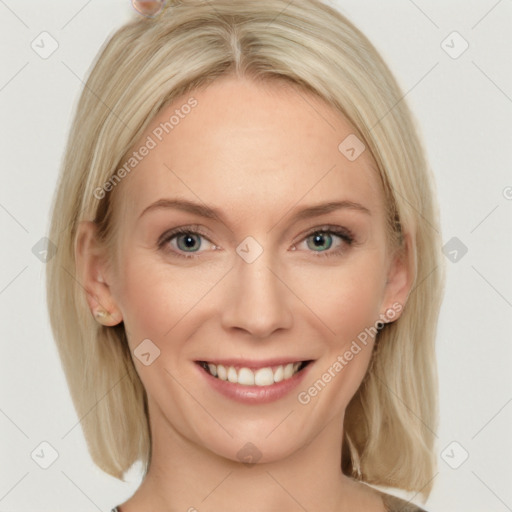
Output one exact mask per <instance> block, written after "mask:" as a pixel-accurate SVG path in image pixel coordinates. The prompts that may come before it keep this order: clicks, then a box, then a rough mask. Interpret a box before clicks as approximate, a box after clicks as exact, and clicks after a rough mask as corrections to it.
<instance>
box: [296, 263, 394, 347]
mask: <svg viewBox="0 0 512 512" xmlns="http://www.w3.org/2000/svg"><path fill="white" fill-rule="evenodd" d="M296 282H297V283H298V285H297V286H298V288H297V289H298V295H299V296H300V297H303V298H304V299H303V300H304V302H306V304H308V306H310V307H311V309H312V310H313V311H314V313H316V314H317V316H318V317H319V318H320V319H321V320H322V321H323V322H324V324H325V325H326V326H327V327H328V328H329V330H330V331H331V334H333V338H334V339H335V340H336V343H337V345H339V344H340V343H346V342H347V341H350V340H352V339H353V338H354V337H357V335H358V334H359V333H360V332H361V331H363V330H364V329H365V328H366V327H369V326H373V325H374V324H375V323H376V322H377V320H379V313H380V308H381V300H382V296H383V290H384V283H385V271H384V265H383V263H382V259H381V258H378V257H371V255H367V256H366V257H363V258H359V259H356V258H354V259H353V260H352V261H351V262H350V263H347V264H343V263H340V265H339V266H332V267H329V268H324V269H321V270H318V269H315V270H312V271H311V273H310V274H309V275H307V274H301V275H298V276H297V279H296Z"/></svg>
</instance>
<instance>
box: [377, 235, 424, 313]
mask: <svg viewBox="0 0 512 512" xmlns="http://www.w3.org/2000/svg"><path fill="white" fill-rule="evenodd" d="M415 269H416V255H415V251H414V247H413V239H412V235H411V234H409V233H407V234H405V235H404V240H403V244H402V246H401V247H399V248H397V249H396V250H395V251H394V253H393V254H392V256H391V259H390V264H389V267H388V274H387V281H386V285H385V290H384V300H383V301H382V307H383V310H382V311H381V315H382V316H381V317H385V318H386V322H393V321H394V320H397V319H398V318H399V317H400V315H401V314H402V311H403V309H404V307H405V304H406V302H407V298H408V297H409V293H410V292H411V288H412V284H413V282H414V275H415Z"/></svg>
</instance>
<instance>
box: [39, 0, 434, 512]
mask: <svg viewBox="0 0 512 512" xmlns="http://www.w3.org/2000/svg"><path fill="white" fill-rule="evenodd" d="M431 181H432V179H431V176H430V173H429V171H428V168H427V165H426V162H425V159H424V156H423V152H422V149H421V145H420V143H419V141H418V138H417V136H416V134H415V129H414V126H413V122H412V120H411V116H410V113H409V111H408V109H407V107H406V105H405V102H404V101H403V99H402V94H401V92H400V90H399V88H398V87H397V85H396V83H395V81H394V79H393V78H392V76H391V74H390V72H389V70H388V69H387V67H386V66H385V64H384V63H383V62H382V60H381V58H380V57H379V56H378V54H377V53H376V51H375V49H374V48H373V47H372V45H371V44H370V43H369V41H368V40H367V39H366V38H365V37H364V35H362V34H361V33H360V32H359V31H358V30H357V29H356V28H355V27H354V26H353V25H352V24H351V23H350V22H349V21H347V20H346V19H345V18H344V17H343V16H341V15H340V14H339V13H338V12H337V11H335V10H334V9H332V8H330V7H329V6H327V5H325V4H323V3H321V2H319V1H317V0H297V1H295V2H292V3H289V4H288V2H285V1H284V0H262V1H258V2H246V1H242V0H214V1H210V2H203V1H202V0H201V1H199V0H186V1H182V2H179V3H177V4H175V5H173V4H170V5H167V6H166V8H165V9H164V10H163V11H162V12H161V13H160V14H159V15H158V16H156V17H155V18H140V19H138V20H137V21H134V22H133V23H130V24H128V25H127V26H125V27H123V28H121V29H120V30H119V31H118V32H117V33H116V34H115V35H114V36H113V37H112V39H111V40H110V41H109V43H108V44H107V45H106V47H105V48H104V49H103V51H102V52H101V55H100V57H99V59H98V61H97V62H96V64H95V66H94V68H93V70H92V72H91V76H90V77H89V80H88V82H87V85H86V87H85V89H84V92H83V94H82V97H81V99H80V102H79V105H78V110H77V114H76V119H75V122H74V125H73V129H72V133H71V135H70V140H69V144H68V151H67V154H66V158H65V161H64V165H63V169H62V175H61V180H60V182H59V185H58V188H57V192H56V197H55V201H54V206H53V216H52V225H51V235H50V238H51V239H52V241H54V242H56V243H57V245H58V247H59V251H58V254H57V256H55V257H54V258H53V259H52V260H51V262H50V263H49V267H48V276H47V277H48V300H49V309H50V315H51V321H52V328H53V330H54V334H55V338H56V341H57V344H58V347H59V352H60V356H61V358H62V361H63V367H64V370H65V373H66V377H67V379H68V382H69V386H70V390H71V394H72V397H73V400H74V403H75V406H76V408H77V411H78V413H79V415H80V417H84V419H83V421H82V426H83V430H84V434H85V437H86V440H87V443H88V446H89V449H90V453H91V456H92V457H93V459H94V461H95V462H96V463H97V464H98V466H99V467H100V468H102V469H103V470H104V471H106V472H107V473H109V474H111V475H114V476H116V477H118V478H122V477H123V474H124V473H125V472H126V471H127V470H128V469H129V468H130V467H131V465H132V464H133V463H134V462H136V461H138V460H140V461H142V462H143V464H144V467H145V475H144V479H143V482H142V484H141V486H140V487H139V489H138V490H137V492H136V493H135V494H134V495H133V496H132V497H131V498H130V499H128V500H127V501H126V502H125V503H123V504H121V505H119V506H118V507H117V508H116V509H114V510H117V511H118V512H138V511H142V510H160V511H171V510H172V511H174V510H189V511H194V510H198V511H201V512H202V511H214V510H225V511H230V510H235V509H236V510H239V509H240V508H241V507H242V508H243V509H244V510H249V511H273V510H276V511H277V510H290V511H292V510H293V511H294V510H308V511H310V512H314V511H317V510H318V511H319V510H333V511H334V510H336V511H349V510H350V511H352V510H365V511H369V512H370V511H372V512H373V511H379V512H382V511H384V510H388V511H390V510H394V511H395V510H396V511H398V510H400V511H405V510H416V511H418V510H421V509H420V508H417V507H416V506H415V505H413V504H411V503H406V502H405V501H403V500H399V499H398V498H394V497H393V496H391V495H390V494H387V493H384V492H382V491H379V490H377V489H375V488H374V487H372V486H371V485H376V486H385V487H394V488H399V489H404V490H408V491H417V492H418V493H421V494H422V495H423V497H424V498H426V497H428V494H429V492H430V490H431V480H432V477H433V474H434V467H435V457H434V437H435V434H434V432H435V428H436V408H437V400H436V369H435V352H434V336H435V328H436V322H437V315H438V311H439V305H440V300H441V288H442V279H443V276H442V271H441V259H440V246H441V244H440V238H439V228H438V226H439V224H438V218H437V212H436V206H435V200H434V192H433V187H432V184H431ZM86 413H87V414H86ZM368 484H370V485H368Z"/></svg>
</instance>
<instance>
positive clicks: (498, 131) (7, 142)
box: [0, 0, 512, 512]
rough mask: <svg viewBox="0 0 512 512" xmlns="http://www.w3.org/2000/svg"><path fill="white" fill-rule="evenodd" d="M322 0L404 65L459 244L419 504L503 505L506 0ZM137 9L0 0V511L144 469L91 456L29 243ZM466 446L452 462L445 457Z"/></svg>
mask: <svg viewBox="0 0 512 512" xmlns="http://www.w3.org/2000/svg"><path fill="white" fill-rule="evenodd" d="M331 3H332V4H334V5H337V6H339V7H340V9H341V11H342V12H343V13H344V14H345V15H346V16H347V17H348V18H349V19H351V20H352V21H353V22H354V23H355V24H356V25H357V26H359V27H360V28H361V29H362V30H363V32H364V33H365V34H366V35H367V36H368V37H369V38H370V39H371V40H372V42H373V43H374V44H375V46H376V47H377V49H378V50H379V51H380V52H381V53H382V55H383V57H384V59H385V60H386V61H387V63H388V64H389V66H390V67H391V69H392V71H393V72H394V73H395V75H396V76H397V78H398V80H399V82H400V84H401V86H402V88H403V90H404V93H406V100H407V101H408V102H409V103H410V105H411V106H412V109H413V111H414V113H415V115H416V117H417V119H418V123H419V126H420V127H421V131H422V133H423V138H424V141H425V145H426V149H427V152H428V155H429V160H430V163H431V166H432V168H433V170H434V172H435V175H436V180H437V187H438V193H439V201H440V205H441V211H442V230H443V241H444V242H445V243H446V242H448V241H449V240H450V239H451V238H452V237H457V238H458V239H459V240H460V241H461V242H462V243H464V244H465V246H467V248H468V252H467V254H465V255H464V256H463V257H462V258H460V259H459V261H457V262H455V263H453V262H450V261H447V263H448V280H447V288H446V296H445V301H444V305H443V309H442V313H441V319H440V326H439V331H438V362H439V372H440V390H441V395H440V399H441V410H440V413H441V424H440V428H439V430H438V432H437V436H438V441H437V442H438V450H437V451H438V455H439V468H438V473H437V474H436V476H435V487H434V491H433V493H432V495H431V498H430V499H429V500H428V502H427V504H426V505H425V507H426V508H427V509H428V510H429V512H434V511H439V512H441V511H450V512H457V511H461V512H462V511H464V512H482V511H486V512H505V511H506V510H512V487H511V485H510V483H511V482H512V478H511V477H512V462H511V461H512V440H511V436H510V432H511V426H512V379H511V377H510V368H511V363H512V358H511V355H512V343H511V341H512V340H511V335H510V332H511V327H512V325H511V318H512V315H511V313H512V272H511V268H510V267H511V261H512V200H511V199H512V173H511V163H512V162H511V160H512V158H511V152H510V146H511V142H512V140H511V137H512V129H511V127H510V125H511V120H512V116H511V114H512V72H511V66H510V61H511V56H510V49H511V48H512V37H511V32H512V30H511V27H512V25H511V21H512V3H511V1H510V0H500V1H496V0H480V1H471V2H470V1H468V0H449V1H447V0H435V1H434V0H433V1H426V0H416V1H415V2H413V1H411V0H392V1H386V2H378V1H377V0H347V1H341V0H340V1H338V2H334V1H333V2H331ZM133 16H134V14H133V12H132V9H131V6H130V4H129V2H128V0H108V1H107V0H89V1H86V0H66V1H64V0H53V1H46V2H44V3H43V2H36V1H35V0H33V1H28V0H17V1H15V0H0V48H1V65H0V119H1V122H0V144H1V148H2V151H1V157H0V169H1V173H2V174H1V181H0V184H1V185H0V226H1V235H2V250H1V265H0V315H1V317H0V333H1V334H0V344H1V348H0V361H1V372H0V433H1V436H0V450H1V451H0V512H18V511H28V510H33V511H36V512H39V511H41V512H42V511H48V512H50V511H51V512H59V511H62V512H64V511H73V512H85V511H94V510H101V511H109V510H110V508H111V507H112V506H113V505H115V504H118V503H121V502H122V501H124V500H125V499H126V498H127V497H128V496H130V495H131V494H132V493H133V492H134V491H135V489H136V487H137V485H138V483H139V476H138V473H137V468H136V467H135V468H133V470H132V471H131V473H130V476H129V479H128V480H129V481H128V483H122V482H119V481H117V480H116V479H113V478H111V477H109V476H107V475H105V474H104V473H103V472H101V471H100V470H99V469H98V468H96V467H95V466H94V465H93V463H92V461H91V459H90V457H89V455H88V452H87V448H86V446H85V442H84V439H83V436H82V432H81V429H80V425H79V418H78V417H77V415H76V413H75V411H74V408H73V405H72V403H71V400H70V397H69V393H68V390H67V384H66V381H65V379H64V375H63V372H62V369H61V367H60V361H59V359H58V356H57V352H56V348H55V345H54V342H53V339H52V336H51V332H50V328H49V322H48V317H47V312H46V305H45V290H44V264H43V263H42V262H41V261H39V259H37V258H36V257H35V256H34V254H33V253H32V247H33V246H34V245H35V244H36V243H37V242H38V241H39V240H40V239H41V238H42V237H43V236H45V235H46V234H47V226H48V211H49V208H50V201H51V197H52V194H53V191H54V188H55V184H56V179H57V173H58V170H59V166H60V162H61V158H62V155H63V151H64V147H65V144H66V138H67V134H68V130H69V126H70V123H71V119H72V113H73V111H74V108H75V105H76V102H77V99H78V95H79V93H80V90H81V87H82V81H83V80H84V77H85V76H86V75H87V72H88V70H89V69H90V65H91V63H92V61H93V59H94V57H95V55H96V53H97V51H98V50H99V48H100V46H101V45H102V44H103V43H104V41H105V39H106V38H107V37H108V36H109V35H111V34H112V33H113V31H115V30H116V29H117V28H118V27H120V26H121V25H122V24H123V23H124V22H126V21H128V20H129V19H130V18H131V17H133ZM43 31H48V32H49V33H50V34H51V35H52V36H53V37H54V38H55V39H56V40H57V42H58V45H59V47H58V49H57V50H56V51H55V53H53V55H51V56H50V57H49V58H48V59H42V58H41V57H40V56H39V55H38V54H36V53H35V52H34V51H33V50H32V48H31V43H32V41H33V40H34V39H36V38H37V37H38V35H39V34H40V33H41V32H43ZM453 31H457V32H459V33H460V35H461V36H462V37H463V38H464V39H465V40H466V41H467V42H468V43H469V48H468V49H467V51H465V52H464V53H463V54H462V55H461V56H460V57H458V58H456V59H454V58H452V57H450V56H449V55H448V54H447V53H446V52H445V50H444V49H443V48H442V46H441V43H442V41H443V40H445V39H446V38H447V36H449V35H450V34H451V33H452V32H453ZM462 43H463V42H462V41H460V40H457V39H454V36H450V38H449V39H448V40H447V41H446V43H445V45H449V46H453V48H452V49H451V50H450V51H451V52H452V53H453V52H456V51H457V50H458V49H460V48H462V47H461V46H460V44H462ZM507 187H508V188H507ZM42 441H46V442H48V443H50V444H51V445H52V446H53V447H54V448H55V449H56V450H57V452H58V454H59V457H58V458H57V460H56V461H55V462H54V463H53V464H52V465H51V466H50V467H49V468H48V469H46V470H44V469H42V468H40V467H39V466H38V465H37V464H36V463H35V462H34V461H33V460H32V458H31V455H30V454H31V452H33V450H34V449H35V448H36V447H37V446H38V445H39V444H40V443H41V442H42ZM453 442H456V443H457V444H455V445H451V443H453ZM447 446H449V448H448V450H447V451H446V452H444V453H445V458H444V459H443V458H442V457H441V453H443V450H444V449H445V448H446V447H447ZM465 452H467V453H468V454H469V458H468V459H467V460H466V461H465V462H464V463H463V464H462V465H461V466H460V467H459V468H458V469H452V468H451V467H450V466H449V464H448V463H447V461H449V462H450V464H451V465H456V464H458V463H460V461H461V460H462V457H463V456H464V453H465Z"/></svg>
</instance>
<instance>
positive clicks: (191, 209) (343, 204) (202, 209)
mask: <svg viewBox="0 0 512 512" xmlns="http://www.w3.org/2000/svg"><path fill="white" fill-rule="evenodd" d="M163 208H164V209H165V208H170V209H176V210H182V211H184V212H188V213H192V214H194V215H198V216H200V217H205V218H207V219H219V220H220V221H221V222H223V223H224V220H223V218H224V217H223V215H222V213H221V212H220V210H217V209H216V208H212V207H210V206H206V205H204V204H200V203H195V202H193V201H188V200H186V199H159V200H158V201H155V202H154V203H152V204H150V205H149V206H147V207H146V208H144V210H143V211H142V213H141V214H140V215H139V219H140V218H141V217H142V216H143V215H145V214H146V213H148V212H150V211H153V210H159V209H163ZM342 209H348V210H354V211H359V212H362V213H365V214H367V215H371V211H370V210H369V209H368V208H366V206H363V205H362V204H360V203H356V202H354V201H347V200H345V201H329V202H327V203H321V204H316V205H313V206H308V207H306V208H303V209H302V210H299V211H297V212H296V213H295V214H294V215H293V217H292V220H294V221H298V220H304V219H309V218H312V217H319V216H320V215H324V214H326V213H330V212H333V211H336V210H342Z"/></svg>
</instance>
